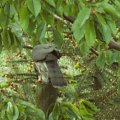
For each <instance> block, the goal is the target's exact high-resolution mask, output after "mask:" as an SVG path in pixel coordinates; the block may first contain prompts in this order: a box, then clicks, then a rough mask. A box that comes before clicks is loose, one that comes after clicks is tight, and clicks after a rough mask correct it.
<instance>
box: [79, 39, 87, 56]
mask: <svg viewBox="0 0 120 120" xmlns="http://www.w3.org/2000/svg"><path fill="white" fill-rule="evenodd" d="M79 46H80V53H82V54H83V55H87V54H88V53H89V47H88V45H87V43H86V41H85V40H82V41H80V45H79Z"/></svg>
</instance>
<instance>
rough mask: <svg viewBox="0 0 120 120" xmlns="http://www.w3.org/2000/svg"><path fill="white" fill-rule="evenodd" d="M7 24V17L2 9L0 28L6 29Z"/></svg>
mask: <svg viewBox="0 0 120 120" xmlns="http://www.w3.org/2000/svg"><path fill="white" fill-rule="evenodd" d="M6 23H7V16H6V15H5V14H4V10H3V8H0V26H2V27H5V25H6Z"/></svg>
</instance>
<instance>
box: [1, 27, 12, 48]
mask: <svg viewBox="0 0 120 120" xmlns="http://www.w3.org/2000/svg"><path fill="white" fill-rule="evenodd" d="M2 43H3V45H4V47H5V48H10V45H11V40H10V37H9V34H8V31H7V30H6V29H4V30H3V31H2Z"/></svg>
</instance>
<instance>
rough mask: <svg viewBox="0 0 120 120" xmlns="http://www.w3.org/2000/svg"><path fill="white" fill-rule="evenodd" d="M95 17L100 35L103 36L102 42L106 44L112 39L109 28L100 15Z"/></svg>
mask: <svg viewBox="0 0 120 120" xmlns="http://www.w3.org/2000/svg"><path fill="white" fill-rule="evenodd" d="M96 15H97V18H98V22H99V24H100V25H101V28H102V35H103V38H104V41H105V42H106V43H107V44H108V43H109V42H110V40H111V39H112V35H111V31H110V28H109V26H108V24H107V23H106V21H105V19H104V17H103V16H102V15H100V14H96Z"/></svg>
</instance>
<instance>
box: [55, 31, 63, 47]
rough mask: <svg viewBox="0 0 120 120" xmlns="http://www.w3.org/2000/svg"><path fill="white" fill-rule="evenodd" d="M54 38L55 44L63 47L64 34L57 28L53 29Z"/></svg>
mask: <svg viewBox="0 0 120 120" xmlns="http://www.w3.org/2000/svg"><path fill="white" fill-rule="evenodd" d="M53 39H54V42H55V44H56V45H57V46H58V47H59V48H61V46H62V44H63V37H62V35H61V34H60V32H58V31H57V30H54V29H53Z"/></svg>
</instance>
